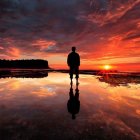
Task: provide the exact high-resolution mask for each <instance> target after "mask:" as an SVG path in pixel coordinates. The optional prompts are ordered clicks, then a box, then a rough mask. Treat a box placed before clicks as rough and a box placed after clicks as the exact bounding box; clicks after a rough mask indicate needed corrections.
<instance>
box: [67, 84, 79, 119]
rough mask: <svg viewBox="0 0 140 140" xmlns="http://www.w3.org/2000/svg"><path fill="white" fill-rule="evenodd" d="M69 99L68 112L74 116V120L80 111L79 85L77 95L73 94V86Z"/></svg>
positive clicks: (76, 90)
mask: <svg viewBox="0 0 140 140" xmlns="http://www.w3.org/2000/svg"><path fill="white" fill-rule="evenodd" d="M69 97H70V98H69V100H68V103H67V109H68V112H69V113H71V114H72V119H76V114H78V113H79V110H80V101H79V89H78V84H76V89H75V95H74V93H73V88H72V84H71V87H70V92H69Z"/></svg>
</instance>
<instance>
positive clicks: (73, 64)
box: [67, 47, 80, 80]
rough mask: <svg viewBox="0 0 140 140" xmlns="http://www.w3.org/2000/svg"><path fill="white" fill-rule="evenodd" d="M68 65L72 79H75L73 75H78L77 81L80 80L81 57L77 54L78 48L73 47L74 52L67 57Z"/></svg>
mask: <svg viewBox="0 0 140 140" xmlns="http://www.w3.org/2000/svg"><path fill="white" fill-rule="evenodd" d="M67 64H68V66H69V68H70V70H69V74H70V79H71V80H72V79H73V74H74V73H75V74H76V79H78V78H79V66H80V56H79V54H78V53H76V47H72V52H71V53H69V55H68V57H67Z"/></svg>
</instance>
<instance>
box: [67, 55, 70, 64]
mask: <svg viewBox="0 0 140 140" xmlns="http://www.w3.org/2000/svg"><path fill="white" fill-rule="evenodd" d="M69 59H70V58H69V55H68V57H67V64H68V66H69Z"/></svg>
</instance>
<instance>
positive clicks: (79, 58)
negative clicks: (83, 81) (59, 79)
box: [78, 54, 80, 66]
mask: <svg viewBox="0 0 140 140" xmlns="http://www.w3.org/2000/svg"><path fill="white" fill-rule="evenodd" d="M78 66H80V56H79V54H78Z"/></svg>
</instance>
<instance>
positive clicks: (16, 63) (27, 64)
mask: <svg viewBox="0 0 140 140" xmlns="http://www.w3.org/2000/svg"><path fill="white" fill-rule="evenodd" d="M0 68H19V69H24V68H27V69H45V68H49V66H48V61H46V60H42V59H31V60H1V59H0Z"/></svg>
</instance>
